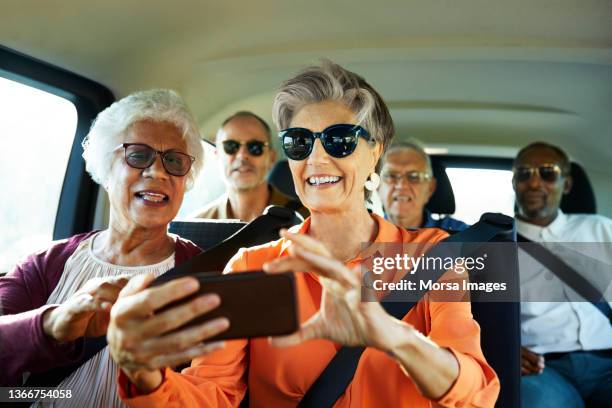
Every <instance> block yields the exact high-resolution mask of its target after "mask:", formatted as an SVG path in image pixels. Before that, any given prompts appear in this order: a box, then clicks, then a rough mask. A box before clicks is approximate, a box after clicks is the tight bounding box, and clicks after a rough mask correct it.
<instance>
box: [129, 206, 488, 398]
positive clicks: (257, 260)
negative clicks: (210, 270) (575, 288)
mask: <svg viewBox="0 0 612 408" xmlns="http://www.w3.org/2000/svg"><path fill="white" fill-rule="evenodd" d="M374 217H375V219H376V221H377V222H378V227H379V228H378V236H377V237H376V240H375V242H377V243H391V242H393V243H401V242H411V243H434V242H437V241H439V240H441V239H443V238H445V237H446V234H445V233H444V232H443V231H441V230H438V229H433V228H431V229H420V230H416V231H407V230H405V229H403V228H399V227H397V226H395V225H393V224H391V223H390V222H388V221H386V220H384V219H383V218H381V217H378V216H374ZM309 226H310V219H307V220H306V221H305V222H304V223H303V224H302V225H301V226H297V227H294V228H293V229H294V230H295V229H298V228H299V232H300V233H306V232H307V231H308V229H309ZM287 246H288V244H287V242H286V240H284V239H280V240H278V241H274V242H270V243H268V244H265V245H261V246H257V247H253V248H248V249H242V250H240V252H238V253H237V254H236V255H235V256H234V257H233V258H232V260H231V261H230V262H229V263H228V266H227V268H226V271H227V272H231V271H244V270H252V269H261V267H262V265H263V264H264V263H265V262H267V261H269V260H272V259H275V258H277V257H281V256H285V255H286V249H287ZM359 261H360V259H355V260H352V261H350V262H348V264H347V265H348V266H349V267H353V266H355V265H356V264H358V263H359ZM296 289H297V293H298V302H299V311H300V321H301V322H305V321H306V320H307V319H308V318H310V317H311V316H312V315H313V314H314V313H316V312H317V311H318V310H319V304H320V301H321V292H322V290H321V285H320V284H319V282H318V279H317V278H316V276H315V275H314V274H311V273H298V274H296ZM262 319H265V316H262ZM403 320H404V321H405V322H407V323H409V324H411V325H412V326H413V327H414V328H415V329H417V330H419V331H420V332H422V333H423V334H425V335H427V336H428V337H429V338H430V339H431V340H433V341H434V342H435V343H436V344H438V345H439V346H441V347H445V348H447V349H448V350H450V351H451V352H452V353H453V354H454V355H455V357H456V358H457V360H458V362H459V376H458V378H457V380H456V381H455V383H454V384H453V385H452V387H451V388H450V390H449V391H448V392H447V393H446V394H445V395H444V396H442V398H440V399H439V400H438V401H431V400H428V399H426V398H425V397H423V396H422V395H421V394H420V393H419V391H418V390H417V388H416V387H415V385H414V383H413V382H412V380H411V379H410V377H409V376H407V375H406V374H405V373H404V372H403V371H402V369H401V368H400V366H399V364H398V363H397V362H396V361H395V360H394V359H393V358H392V357H390V356H388V355H387V354H386V353H384V352H382V351H379V350H377V349H373V348H367V349H366V350H365V351H364V353H363V354H362V356H361V359H360V361H359V365H358V367H357V371H356V373H355V377H354V378H353V381H352V382H351V384H350V385H349V386H348V388H347V390H346V392H345V393H344V395H343V396H341V397H340V399H339V400H338V401H337V402H336V404H335V405H334V406H335V407H337V408H340V407H342V408H344V407H347V408H348V407H432V406H445V407H493V406H494V405H495V401H496V399H497V396H498V394H499V388H500V386H499V380H498V378H497V375H496V374H495V372H494V371H493V369H492V368H491V367H490V366H489V365H488V364H487V362H486V361H485V358H484V356H483V354H482V350H481V349H480V327H479V326H478V323H476V321H474V319H473V318H472V314H471V310H470V303H469V302H430V301H426V300H421V301H420V302H418V303H417V305H416V306H415V307H413V308H412V309H411V310H410V312H409V313H408V314H407V315H406V316H404V318H403ZM340 347H341V346H340V345H338V344H334V343H332V342H330V341H328V340H310V341H307V342H305V343H302V344H300V345H298V346H295V347H289V348H275V347H272V346H270V345H269V344H268V340H267V339H266V338H258V339H252V340H233V341H228V342H226V347H225V348H224V349H222V350H218V351H216V352H214V353H212V354H210V355H208V356H205V357H200V358H196V359H194V360H193V361H192V364H191V367H189V368H186V369H184V370H183V371H182V373H180V374H179V373H176V372H174V371H172V370H171V369H168V368H167V369H166V370H165V372H164V381H163V382H162V384H161V385H160V387H159V388H157V389H156V390H155V391H153V392H152V393H150V394H146V395H139V396H135V397H132V398H128V393H127V392H126V388H127V387H129V383H128V382H127V380H126V377H125V376H124V375H120V381H119V383H120V391H119V392H120V396H121V398H122V399H123V400H124V402H125V403H126V404H128V405H129V406H131V407H147V408H148V407H153V406H159V407H162V406H164V407H166V406H194V407H195V406H200V407H236V406H238V405H239V403H240V401H241V400H242V398H243V396H244V394H245V392H246V389H247V384H248V389H249V398H250V405H251V407H274V408H281V407H295V406H296V405H297V404H298V402H299V401H300V399H301V398H302V396H303V395H304V394H305V393H306V391H307V390H308V388H309V387H310V386H311V384H312V383H313V382H314V381H315V380H316V379H317V377H318V376H319V374H320V373H321V372H322V371H323V370H324V369H325V367H326V366H327V364H328V363H329V361H330V360H331V359H332V358H333V356H334V354H335V353H336V351H337V350H338V349H339V348H340ZM131 395H133V394H131Z"/></svg>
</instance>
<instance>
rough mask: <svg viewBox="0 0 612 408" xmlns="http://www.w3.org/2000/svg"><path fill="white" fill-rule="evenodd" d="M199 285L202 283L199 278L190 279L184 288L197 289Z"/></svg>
mask: <svg viewBox="0 0 612 408" xmlns="http://www.w3.org/2000/svg"><path fill="white" fill-rule="evenodd" d="M199 286H200V284H199V283H198V281H197V280H194V279H189V280H188V281H187V282H185V285H184V288H185V290H196V289H197V288H198V287H199Z"/></svg>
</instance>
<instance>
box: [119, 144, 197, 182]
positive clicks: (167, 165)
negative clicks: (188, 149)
mask: <svg viewBox="0 0 612 408" xmlns="http://www.w3.org/2000/svg"><path fill="white" fill-rule="evenodd" d="M121 147H123V148H124V149H125V162H126V163H127V164H128V166H130V167H133V168H135V169H141V170H142V169H146V168H148V167H151V165H152V164H153V163H154V162H155V159H156V158H157V155H160V156H161V159H162V165H163V166H164V169H166V172H167V173H168V174H171V175H173V176H179V177H182V176H184V175H185V174H187V173H189V170H190V169H191V164H192V163H193V162H194V161H195V157H193V156H190V155H188V154H185V153H181V152H179V151H177V150H166V151H165V152H162V151H160V150H155V149H154V148H152V147H151V146H149V145H146V144H143V143H123V144H121V145H119V146H117V148H116V149H115V150H117V149H119V148H121Z"/></svg>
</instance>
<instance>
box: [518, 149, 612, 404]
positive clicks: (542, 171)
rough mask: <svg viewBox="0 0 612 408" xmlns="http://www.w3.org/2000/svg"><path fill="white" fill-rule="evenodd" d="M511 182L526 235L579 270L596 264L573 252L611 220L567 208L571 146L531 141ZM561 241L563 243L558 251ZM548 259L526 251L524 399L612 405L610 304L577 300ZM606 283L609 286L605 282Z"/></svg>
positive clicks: (610, 235) (609, 227)
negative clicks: (564, 201) (569, 211)
mask: <svg viewBox="0 0 612 408" xmlns="http://www.w3.org/2000/svg"><path fill="white" fill-rule="evenodd" d="M512 184H513V187H514V191H515V193H516V203H517V213H516V219H517V231H518V233H519V235H520V240H523V241H526V240H529V241H533V242H537V243H540V244H541V247H543V248H551V250H550V254H553V256H555V257H557V258H559V259H562V260H563V261H565V263H566V264H567V265H569V266H570V267H573V268H575V270H576V273H577V274H580V275H584V276H587V275H588V274H589V273H590V272H592V271H589V269H590V268H588V267H585V266H584V263H582V264H581V263H579V262H577V261H576V260H578V257H577V256H573V258H575V259H573V258H572V257H571V256H569V255H572V253H571V252H572V249H573V250H574V251H575V250H576V249H577V248H583V249H588V248H585V246H584V244H583V245H582V246H580V247H579V246H578V245H577V244H575V243H584V242H591V243H593V242H595V243H597V242H608V243H609V242H612V220H610V219H609V218H606V217H603V216H600V215H587V214H569V215H566V214H564V213H563V212H562V211H561V209H560V208H559V207H560V204H561V199H562V197H563V195H564V194H567V193H568V192H569V191H570V189H571V187H572V178H571V175H570V161H569V158H568V156H567V154H566V153H565V152H564V151H563V150H561V149H560V148H559V147H557V146H553V145H550V144H548V143H542V142H536V143H532V144H530V145H528V146H526V147H524V148H523V149H521V150H520V151H519V153H518V154H517V156H516V158H515V160H514V164H513V179H512ZM544 243H547V244H544ZM571 243H574V244H573V245H572V244H571ZM525 245H533V244H529V243H526V244H525ZM551 245H552V246H551ZM556 246H558V247H559V249H557V250H556V251H553V250H552V248H556ZM524 249H525V250H526V249H527V247H524ZM572 261H573V262H572ZM542 262H543V261H542V258H540V259H538V257H537V256H535V255H533V253H531V252H529V253H527V254H526V253H525V252H524V251H519V265H520V275H521V284H522V285H521V296H522V298H523V299H524V300H525V299H527V300H530V301H525V302H522V303H521V344H522V346H523V347H522V348H521V374H522V377H521V399H522V404H523V406H524V407H535V408H540V407H558V406H564V407H568V408H569V407H584V406H585V405H586V406H588V407H604V406H609V403H610V401H612V325H611V324H610V320H609V319H610V318H611V316H609V309H608V312H606V311H605V310H604V309H603V308H600V307H599V306H597V305H596V304H593V303H591V302H589V301H586V300H584V301H571V300H572V299H571V297H572V296H574V290H575V288H574V287H571V288H570V287H568V285H567V284H565V283H563V282H564V281H562V280H561V279H560V277H559V276H561V274H560V273H559V271H558V270H559V264H558V263H556V264H555V263H551V262H550V261H549V262H548V264H547V265H544V263H546V262H544V263H542ZM555 270H557V272H555ZM551 272H553V273H551ZM605 279H606V278H605V277H604V280H605ZM608 279H609V278H608ZM608 283H609V282H608ZM604 285H605V284H604ZM602 286H603V285H602ZM599 289H600V290H601V291H602V292H605V291H606V288H605V287H601V288H599ZM574 299H575V298H574ZM553 300H554V301H553ZM610 304H612V303H610ZM610 304H608V306H609V305H610ZM602 305H604V304H603V303H602ZM598 309H600V310H598Z"/></svg>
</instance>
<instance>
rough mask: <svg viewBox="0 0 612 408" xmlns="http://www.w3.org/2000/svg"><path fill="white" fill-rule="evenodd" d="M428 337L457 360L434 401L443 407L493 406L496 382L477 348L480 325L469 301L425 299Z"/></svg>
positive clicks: (497, 393) (491, 370)
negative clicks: (449, 380)
mask: <svg viewBox="0 0 612 408" xmlns="http://www.w3.org/2000/svg"><path fill="white" fill-rule="evenodd" d="M428 304H429V311H430V315H431V332H430V333H429V338H430V339H431V340H433V341H434V342H435V343H436V344H438V345H439V346H440V347H445V348H447V349H448V350H449V351H450V352H451V353H453V354H454V356H455V358H457V361H458V362H459V376H458V377H457V379H456V380H455V383H454V384H453V385H452V387H451V388H450V389H449V390H448V392H447V393H446V394H445V395H443V396H442V397H441V398H440V399H439V400H438V401H437V403H438V404H440V405H442V406H445V407H456V406H463V407H479V408H481V407H483V408H484V407H494V406H495V401H496V400H497V396H498V395H499V390H500V384H499V379H498V378H497V374H495V371H493V369H492V368H491V366H489V364H488V363H487V361H486V360H485V357H484V355H483V354H482V350H481V348H480V326H478V323H477V322H476V321H475V320H474V319H473V317H472V312H471V306H470V303H469V302H429V303H428Z"/></svg>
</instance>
